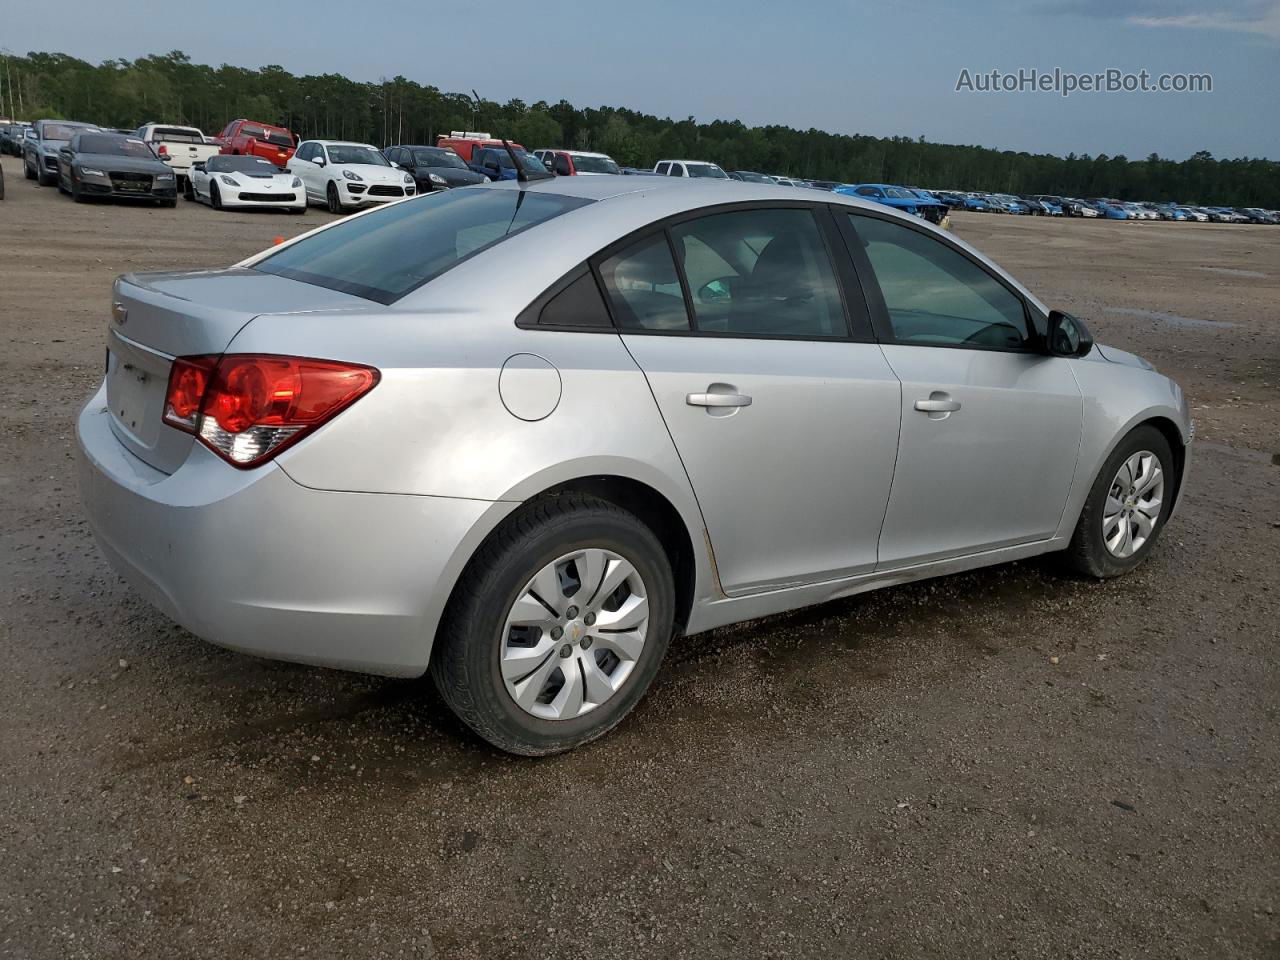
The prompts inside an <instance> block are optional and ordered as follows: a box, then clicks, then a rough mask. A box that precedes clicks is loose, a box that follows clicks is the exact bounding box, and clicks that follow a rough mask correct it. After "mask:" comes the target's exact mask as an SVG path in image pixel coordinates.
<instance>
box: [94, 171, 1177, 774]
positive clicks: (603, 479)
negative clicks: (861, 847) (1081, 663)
mask: <svg viewBox="0 0 1280 960" xmlns="http://www.w3.org/2000/svg"><path fill="white" fill-rule="evenodd" d="M107 355H108V363H107V372H106V377H105V380H104V382H103V384H102V386H101V387H100V389H99V390H98V391H97V393H95V395H94V396H93V397H92V398H91V399H90V400H89V402H88V404H87V405H86V406H85V408H84V410H83V412H82V413H81V414H80V417H79V422H78V437H79V446H80V450H81V453H82V457H81V458H80V461H81V475H82V476H81V481H82V491H83V499H84V503H85V509H86V511H87V514H88V517H89V520H90V523H91V526H92V528H93V530H94V532H95V533H96V535H97V538H98V540H99V542H100V544H101V545H102V548H103V550H104V552H105V553H106V555H107V556H108V558H109V559H110V561H111V562H112V563H113V565H114V566H115V567H116V569H117V570H119V571H120V573H121V574H123V575H124V576H125V577H126V578H127V579H128V580H129V581H131V582H132V583H133V584H134V585H136V587H137V589H138V590H139V591H140V592H142V593H143V594H144V595H145V596H147V597H148V598H149V599H150V600H151V601H152V602H153V603H154V604H155V605H156V606H157V607H159V608H160V609H161V610H162V611H164V612H165V613H166V614H167V615H168V616H170V617H171V618H173V619H174V620H176V621H177V622H178V623H180V624H182V625H183V626H185V627H187V628H188V629H189V630H190V631H191V632H193V633H195V634H197V635H198V636H200V637H203V638H206V639H207V640H210V641H212V642H214V643H218V644H222V645H224V646H227V647H231V648H234V649H237V650H242V651H246V652H250V653H255V654H259V655H262V656H267V657H275V658H280V659H287V660H295V661H301V662H306V663H314V664H323V665H327V666H333V667H342V668H346V669H351V670H361V671H368V672H373V673H381V674H388V675H399V676H415V675H419V674H422V673H424V672H426V671H428V670H429V671H430V672H431V674H432V676H433V678H434V679H435V682H436V684H437V685H438V686H439V689H440V691H441V693H442V695H443V697H444V699H445V701H446V702H447V703H448V704H449V705H450V706H451V707H452V708H453V709H454V710H456V711H457V713H458V715H459V716H460V717H461V718H462V719H463V720H464V721H465V722H466V723H467V724H469V725H470V726H471V728H472V729H474V730H475V731H476V732H477V733H478V734H479V735H480V736H482V737H484V738H485V739H487V740H489V741H490V742H491V743H493V744H496V745H497V746H498V747H501V748H502V749H504V750H509V751H513V752H517V753H524V754H545V753H551V752H554V751H558V750H563V749H566V748H569V747H573V746H576V745H578V744H581V743H584V742H586V741H588V740H591V739H592V738H594V737H598V736H600V735H601V734H603V733H604V732H606V731H607V730H609V729H610V728H611V727H613V726H614V725H615V724H617V723H618V722H619V721H620V720H621V719H622V718H623V717H624V716H626V714H627V713H628V712H629V711H630V710H631V709H632V708H633V707H634V706H635V705H636V703H637V701H639V699H640V698H641V697H642V696H643V695H644V693H645V690H646V689H647V688H648V687H649V685H650V683H651V681H652V680H653V678H654V675H655V674H656V672H657V670H658V667H659V664H660V663H661V661H662V658H663V655H664V654H665V652H666V649H667V646H668V644H669V643H670V642H671V641H672V638H673V637H679V636H682V635H688V634H694V633H698V632H700V631H704V630H710V629H712V628H714V627H719V626H722V625H724V624H729V623H734V622H737V621H742V620H747V619H751V618H755V617H760V616H764V615H767V614H774V613H779V612H781V611H785V610H791V609H794V608H797V607H802V606H806V605H809V604H815V603H821V602H823V601H826V600H830V599H832V598H834V597H842V596H847V595H850V594H855V593H860V592H862V591H866V590H873V589H876V588H878V587H883V586H889V585H892V584H899V583H904V582H906V581H911V580H918V579H921V578H925V577H933V576H938V575H942V574H949V573H953V572H955V571H959V570H966V569H970V568H974V567H980V566H984V565H987V564H995V563H1003V562H1006V561H1010V560H1016V559H1020V558H1024V557H1030V556H1033V555H1036V554H1043V553H1048V552H1050V551H1060V552H1061V553H1062V554H1063V556H1064V559H1065V560H1066V561H1067V564H1068V565H1069V566H1070V567H1072V568H1074V569H1075V570H1076V571H1079V572H1081V573H1083V574H1086V575H1088V576H1092V577H1109V576H1115V575H1117V574H1121V573H1124V572H1126V571H1128V570H1130V569H1132V568H1133V567H1134V566H1135V565H1136V564H1138V563H1139V562H1141V561H1142V560H1143V558H1144V557H1146V556H1147V555H1148V554H1149V553H1150V551H1151V550H1152V548H1153V546H1154V545H1155V543H1156V540H1157V538H1158V537H1159V535H1160V531H1161V529H1162V528H1163V526H1164V524H1165V523H1166V522H1167V521H1168V519H1169V517H1170V516H1171V515H1172V513H1173V510H1174V508H1175V505H1176V504H1177V502H1178V499H1179V492H1180V490H1181V489H1182V486H1183V482H1184V479H1185V476H1186V471H1187V466H1188V462H1189V459H1190V458H1189V451H1190V447H1189V442H1190V440H1191V435H1192V431H1191V421H1190V417H1189V416H1188V411H1187V404H1186V401H1185V399H1184V397H1183V393H1182V391H1181V390H1180V389H1179V387H1178V386H1177V384H1175V383H1173V382H1172V381H1171V380H1169V379H1168V378H1166V377H1164V376H1162V375H1160V374H1159V373H1157V372H1156V371H1155V370H1153V369H1152V367H1151V366H1150V365H1149V364H1147V363H1146V362H1144V361H1142V360H1141V359H1139V358H1137V357H1135V356H1132V355H1130V354H1127V353H1124V352H1123V351H1120V350H1114V349H1112V348H1110V347H1105V346H1101V345H1095V344H1093V342H1092V340H1091V338H1090V336H1089V333H1088V331H1087V330H1086V329H1085V326H1084V324H1083V323H1082V322H1081V321H1080V320H1078V319H1076V318H1073V317H1071V316H1069V315H1067V314H1063V313H1059V312H1057V311H1051V310H1049V309H1047V308H1046V307H1045V306H1044V305H1043V304H1041V303H1040V301H1039V300H1037V299H1036V298H1035V297H1034V296H1033V295H1032V294H1031V293H1030V292H1028V291H1027V290H1026V289H1025V288H1023V287H1022V286H1021V285H1020V284H1018V282H1017V281H1015V280H1013V279H1012V278H1011V277H1009V276H1008V275H1007V274H1006V273H1004V272H1003V271H1002V270H1000V269H999V268H998V267H997V266H995V265H994V264H993V263H991V262H990V261H989V260H987V259H986V258H985V257H984V256H982V255H981V254H980V253H978V252H977V251H976V250H974V249H972V248H971V247H969V246H968V245H966V244H965V243H963V242H962V241H960V240H958V239H957V238H955V237H953V236H950V235H948V234H946V233H944V232H942V231H939V230H937V229H935V228H934V227H932V226H930V225H929V224H927V223H924V222H922V221H920V220H919V219H917V218H915V217H906V216H902V215H899V214H897V213H896V212H894V211H892V210H890V209H888V208H886V207H883V206H879V205H873V204H868V203H865V202H862V201H859V200H857V199H854V198H850V197H843V196H836V195H833V194H823V195H820V196H818V195H815V196H813V197H800V196H798V195H797V193H796V192H795V191H794V190H789V189H786V188H782V187H776V186H770V185H763V184H756V183H736V182H735V183H724V182H718V181H717V182H701V181H696V180H695V181H687V180H677V179H675V178H670V179H659V178H639V177H637V178H629V177H565V178H560V179H551V180H545V181H543V180H538V181H536V182H530V183H517V182H506V183H499V184H492V185H488V186H477V187H465V188H461V189H457V190H451V191H446V192H442V193H439V194H431V195H428V196H423V197H419V198H416V199H412V200H406V201H403V202H400V203H396V204H393V205H390V206H388V207H386V208H383V209H379V210H375V211H370V212H368V213H365V214H361V215H358V216H355V217H351V218H348V219H346V220H342V221H340V222H335V223H333V224H331V225H328V226H325V227H323V228H321V229H318V230H315V231H313V232H311V233H308V234H305V235H304V236H302V237H299V238H297V239H296V240H294V241H292V242H290V243H287V244H283V245H281V246H278V247H275V248H273V249H271V250H269V251H266V252H264V253H262V254H259V255H257V256H255V257H251V258H250V259H248V260H246V261H244V262H243V263H240V264H237V265H235V266H233V267H230V268H227V269H217V270H208V271H200V272H191V273H157V274H133V275H129V276H125V277H122V278H120V280H118V281H117V283H116V286H115V290H114V296H113V299H112V304H111V320H110V323H109V328H108V331H107Z"/></svg>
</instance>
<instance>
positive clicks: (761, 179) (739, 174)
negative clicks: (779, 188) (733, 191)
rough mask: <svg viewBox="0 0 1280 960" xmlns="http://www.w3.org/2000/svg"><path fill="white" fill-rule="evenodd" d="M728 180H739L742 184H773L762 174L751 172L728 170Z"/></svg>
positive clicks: (769, 178)
mask: <svg viewBox="0 0 1280 960" xmlns="http://www.w3.org/2000/svg"><path fill="white" fill-rule="evenodd" d="M729 179H730V180H741V181H742V182H744V183H768V184H772V183H773V178H772V177H766V176H765V175H764V174H763V173H755V172H753V171H751V170H730V171H729Z"/></svg>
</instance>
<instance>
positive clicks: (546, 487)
mask: <svg viewBox="0 0 1280 960" xmlns="http://www.w3.org/2000/svg"><path fill="white" fill-rule="evenodd" d="M516 490H519V491H521V493H520V494H519V495H514V494H515V491H513V495H510V496H507V497H504V498H503V499H502V500H499V501H496V502H495V503H494V508H495V509H494V510H492V511H488V512H486V514H485V516H484V518H482V520H481V521H480V523H478V524H477V527H480V528H482V529H479V530H473V532H472V535H471V536H468V537H467V538H466V540H465V541H464V542H463V543H462V544H461V545H460V546H459V549H458V551H457V554H456V555H455V559H454V561H453V562H451V563H450V564H449V569H450V570H451V571H452V575H451V576H449V579H448V582H447V583H441V584H438V586H439V587H440V588H441V589H439V590H438V591H437V593H436V597H437V600H436V602H435V603H434V604H432V608H431V609H430V610H429V611H428V623H427V628H428V635H429V636H430V638H431V649H430V651H429V652H428V656H427V658H425V660H424V663H423V666H424V667H425V666H426V665H427V663H428V662H429V661H430V657H431V656H433V655H434V652H435V650H436V647H437V645H436V640H437V639H438V630H439V628H440V624H441V623H442V622H443V620H444V614H445V611H446V609H447V608H448V605H449V603H450V602H452V600H453V598H454V596H455V595H456V593H457V591H458V589H459V587H460V585H461V584H462V582H463V580H464V578H465V577H466V576H467V574H468V571H469V568H470V566H471V564H472V563H473V562H474V560H475V558H476V556H477V555H478V554H479V553H480V551H481V550H482V549H483V547H484V545H485V544H486V543H488V542H489V540H490V539H491V538H493V537H494V536H497V535H498V534H499V533H500V532H501V531H502V530H503V529H504V528H505V527H506V525H507V524H508V523H510V522H511V520H512V518H513V517H514V516H515V515H516V514H517V513H519V512H520V510H521V508H522V507H525V506H527V505H528V504H530V503H534V502H537V501H539V500H542V499H544V498H546V497H557V496H564V495H566V494H570V493H579V494H587V495H590V496H593V497H597V498H599V499H601V500H605V501H607V502H609V503H612V504H614V505H615V506H618V507H621V508H622V509H624V510H627V511H628V512H630V513H632V514H634V515H635V516H636V517H637V518H638V519H639V520H640V521H641V522H642V523H644V524H645V525H646V526H648V527H649V529H650V530H652V531H653V533H654V535H655V536H656V537H657V538H658V541H659V542H660V543H661V544H662V548H663V550H664V551H665V552H666V554H667V557H668V560H669V561H670V563H671V570H672V576H673V579H674V581H675V588H676V612H675V621H676V629H677V631H682V630H683V629H684V627H685V625H686V624H687V623H688V622H689V618H690V615H691V613H692V611H693V610H694V608H695V606H696V605H697V603H698V602H699V599H700V598H705V597H706V596H707V595H711V594H714V595H719V582H718V580H717V578H716V575H715V565H714V559H713V558H712V556H711V546H710V541H709V538H708V537H707V536H706V534H705V532H704V530H703V528H702V527H701V519H700V514H696V515H697V516H698V517H699V520H698V525H697V526H696V527H694V526H691V524H690V522H689V518H688V513H687V512H686V511H687V509H688V507H687V506H686V511H682V510H681V509H680V508H679V507H678V506H677V501H678V499H679V498H678V497H672V496H671V495H669V492H665V491H663V490H661V489H659V485H657V484H653V483H649V482H646V481H645V480H642V479H638V478H637V477H635V476H631V475H627V474H625V473H619V472H592V473H579V474H574V475H572V476H566V477H561V478H555V477H540V478H530V480H527V481H525V483H523V484H521V485H519V486H518V487H517V488H516ZM694 509H695V512H696V506H695V507H694Z"/></svg>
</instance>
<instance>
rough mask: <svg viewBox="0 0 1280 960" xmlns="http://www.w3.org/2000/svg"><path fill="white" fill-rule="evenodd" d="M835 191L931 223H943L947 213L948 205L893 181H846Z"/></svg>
mask: <svg viewBox="0 0 1280 960" xmlns="http://www.w3.org/2000/svg"><path fill="white" fill-rule="evenodd" d="M833 192H834V193H843V194H844V195H845V196H848V197H862V198H863V199H865V200H874V201H875V202H876V203H883V204H884V205H885V206H886V207H893V208H894V209H895V210H901V211H903V212H904V213H910V214H914V215H915V216H917V217H923V218H924V219H925V220H928V221H929V222H930V223H941V222H942V218H943V217H945V216H946V215H947V206H946V204H944V203H939V202H938V201H937V200H926V199H924V198H923V197H920V196H918V195H917V194H915V193H913V192H912V191H910V190H908V189H907V188H906V187H898V186H894V185H893V184H891V183H846V184H844V185H843V186H839V187H836V188H835V190H834V191H833Z"/></svg>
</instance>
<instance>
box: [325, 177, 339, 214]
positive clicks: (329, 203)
mask: <svg viewBox="0 0 1280 960" xmlns="http://www.w3.org/2000/svg"><path fill="white" fill-rule="evenodd" d="M324 199H325V206H326V207H328V209H329V212H330V213H342V200H341V199H340V198H339V197H338V185H337V184H335V183H334V182H333V181H332V180H330V181H329V186H328V187H326V188H325V191H324Z"/></svg>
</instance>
